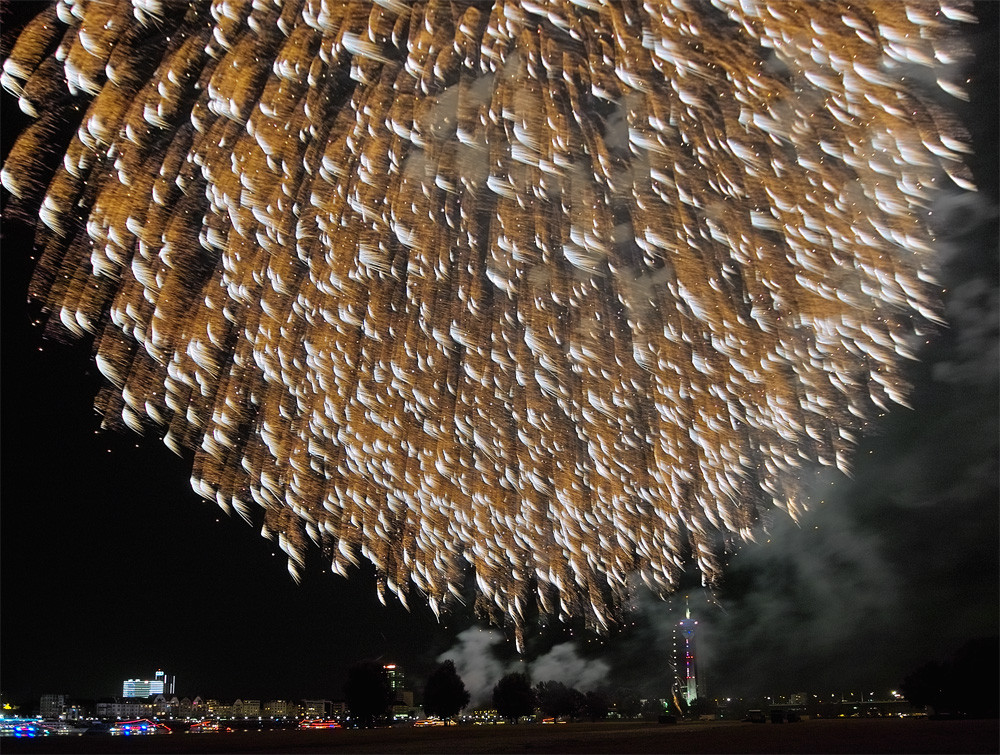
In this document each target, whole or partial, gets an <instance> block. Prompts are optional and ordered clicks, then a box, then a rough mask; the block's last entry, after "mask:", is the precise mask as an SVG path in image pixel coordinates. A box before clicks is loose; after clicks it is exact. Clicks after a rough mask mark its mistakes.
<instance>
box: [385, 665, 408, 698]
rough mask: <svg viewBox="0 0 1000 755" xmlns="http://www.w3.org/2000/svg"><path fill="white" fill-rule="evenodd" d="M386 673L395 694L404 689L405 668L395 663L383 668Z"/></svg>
mask: <svg viewBox="0 0 1000 755" xmlns="http://www.w3.org/2000/svg"><path fill="white" fill-rule="evenodd" d="M382 669H383V670H384V671H385V675H386V676H387V677H388V678H389V687H390V688H391V689H392V691H393V692H399V691H400V690H401V689H403V683H404V681H405V679H404V677H403V668H402V667H401V666H397V665H396V664H395V663H388V664H386V665H385V666H383V667H382Z"/></svg>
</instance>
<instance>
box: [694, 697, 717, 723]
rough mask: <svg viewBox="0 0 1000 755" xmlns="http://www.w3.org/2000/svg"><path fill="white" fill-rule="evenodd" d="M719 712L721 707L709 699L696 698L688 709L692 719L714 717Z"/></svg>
mask: <svg viewBox="0 0 1000 755" xmlns="http://www.w3.org/2000/svg"><path fill="white" fill-rule="evenodd" d="M718 712H719V706H718V705H717V704H716V703H715V701H714V700H712V699H710V698H707V697H696V698H695V699H694V700H692V701H691V705H690V706H689V707H688V715H689V716H691V717H692V718H700V717H701V716H714V715H717V714H718Z"/></svg>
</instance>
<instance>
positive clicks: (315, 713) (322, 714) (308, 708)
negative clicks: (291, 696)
mask: <svg viewBox="0 0 1000 755" xmlns="http://www.w3.org/2000/svg"><path fill="white" fill-rule="evenodd" d="M331 707H332V703H331V702H330V701H329V700H303V701H302V706H301V711H302V715H303V716H304V717H305V718H326V717H327V716H329V715H330V709H331Z"/></svg>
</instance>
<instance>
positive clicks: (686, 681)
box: [674, 605, 698, 705]
mask: <svg viewBox="0 0 1000 755" xmlns="http://www.w3.org/2000/svg"><path fill="white" fill-rule="evenodd" d="M697 626H698V622H697V621H695V620H694V619H692V618H691V608H690V607H689V606H687V605H685V607H684V618H683V619H681V620H680V621H678V622H677V626H676V627H675V628H674V674H675V690H676V693H677V695H678V697H680V698H681V699H682V700H684V702H685V703H687V704H688V705H690V704H691V703H692V701H694V700H695V698H697V697H698V664H697V657H696V653H695V629H696V628H697Z"/></svg>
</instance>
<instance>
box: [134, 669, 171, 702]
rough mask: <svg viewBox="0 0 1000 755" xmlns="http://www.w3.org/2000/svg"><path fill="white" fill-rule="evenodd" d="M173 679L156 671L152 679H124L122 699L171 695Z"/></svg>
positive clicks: (169, 675)
mask: <svg viewBox="0 0 1000 755" xmlns="http://www.w3.org/2000/svg"><path fill="white" fill-rule="evenodd" d="M174 685H175V677H174V675H173V674H168V673H166V672H165V671H160V670H157V672H156V674H154V676H153V678H152V679H126V680H125V681H124V682H122V697H151V696H152V695H173V694H174Z"/></svg>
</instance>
